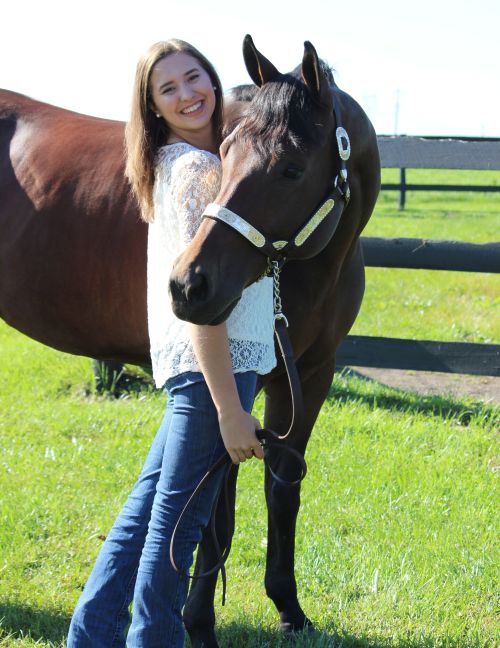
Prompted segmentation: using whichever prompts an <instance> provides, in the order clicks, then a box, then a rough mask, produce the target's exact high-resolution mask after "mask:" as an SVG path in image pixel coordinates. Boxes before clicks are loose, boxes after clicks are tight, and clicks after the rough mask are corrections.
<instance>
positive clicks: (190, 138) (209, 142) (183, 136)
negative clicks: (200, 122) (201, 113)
mask: <svg viewBox="0 0 500 648" xmlns="http://www.w3.org/2000/svg"><path fill="white" fill-rule="evenodd" d="M182 142H185V143H186V144H191V146H195V147H196V148H199V149H203V150H204V151H210V153H218V151H219V147H218V146H217V142H216V139H215V136H214V134H213V133H212V131H210V132H209V133H201V132H200V133H196V132H183V133H174V132H171V133H170V135H169V136H168V139H167V144H178V143H182Z"/></svg>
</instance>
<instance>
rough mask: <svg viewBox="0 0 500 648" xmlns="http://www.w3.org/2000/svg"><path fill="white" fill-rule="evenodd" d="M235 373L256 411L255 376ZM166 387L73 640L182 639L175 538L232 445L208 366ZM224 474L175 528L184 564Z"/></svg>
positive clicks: (108, 643) (83, 643)
mask: <svg viewBox="0 0 500 648" xmlns="http://www.w3.org/2000/svg"><path fill="white" fill-rule="evenodd" d="M235 378H236V384H237V386H238V391H239V395H240V399H241V403H242V406H243V407H244V409H245V410H246V411H247V412H250V411H251V409H252V405H253V399H254V394H255V386H256V379H257V376H256V374H255V373H254V372H246V373H241V374H236V375H235ZM166 387H167V389H168V403H167V410H166V414H165V417H164V419H163V422H162V424H161V426H160V428H159V430H158V433H157V435H156V437H155V439H154V441H153V444H152V446H151V449H150V451H149V454H148V457H147V459H146V462H145V464H144V468H143V470H142V472H141V475H140V477H139V479H138V481H137V483H136V484H135V486H134V488H133V490H132V492H131V494H130V496H129V498H128V499H127V501H126V503H125V506H124V507H123V509H122V511H121V513H120V514H119V516H118V518H117V519H116V522H115V523H114V525H113V528H112V529H111V531H110V533H109V535H108V536H107V538H106V541H105V542H104V544H103V546H102V548H101V551H100V553H99V556H98V558H97V561H96V563H95V565H94V568H93V570H92V573H91V574H90V577H89V579H88V581H87V584H86V585H85V588H84V590H83V592H82V595H81V596H80V599H79V601H78V603H77V606H76V608H75V612H74V615H73V618H72V620H71V626H70V629H69V635H68V643H67V647H68V648H118V647H120V648H123V647H124V646H125V645H127V646H128V647H129V648H180V647H182V646H183V645H184V628H183V625H182V616H181V612H182V608H183V606H184V603H185V601H186V598H187V592H188V584H189V582H188V579H187V577H186V576H183V575H180V574H178V573H177V572H176V571H175V570H174V569H173V568H172V566H171V564H170V558H169V547H170V538H171V535H172V531H173V529H174V526H175V524H176V522H177V520H178V518H179V515H180V512H181V511H182V509H183V507H184V505H185V503H186V501H187V499H188V498H189V496H190V495H191V493H192V492H193V490H194V488H195V487H196V485H197V484H198V482H199V481H200V480H201V478H202V477H203V475H204V474H205V473H206V471H207V470H208V468H209V467H210V466H211V465H212V464H214V463H215V462H216V461H217V459H219V457H221V456H222V455H223V454H224V453H225V452H226V450H225V448H224V444H223V443H222V438H221V435H220V431H219V423H218V418H217V413H216V410H215V406H214V404H213V401H212V399H211V396H210V393H209V391H208V388H207V385H206V383H205V381H204V379H203V376H202V374H200V373H194V372H189V373H184V374H181V375H179V376H175V377H174V378H171V379H170V380H169V381H168V382H167V385H166ZM221 479H222V471H220V472H219V474H218V475H217V476H215V477H214V478H213V479H212V480H210V482H209V485H208V486H207V488H206V489H205V490H204V491H203V492H202V493H201V494H200V496H199V498H198V500H197V502H196V503H195V504H194V505H193V506H192V507H191V508H190V509H189V513H188V515H187V516H186V518H185V523H183V525H182V529H181V531H180V532H179V534H178V536H176V544H175V558H176V562H177V565H178V566H179V568H181V569H182V570H183V571H186V570H188V569H189V567H190V566H191V564H192V562H193V553H194V550H195V549H196V546H197V544H198V543H199V542H200V540H201V536H202V531H203V529H204V527H205V526H206V525H207V523H208V521H209V519H210V514H211V511H212V508H213V505H214V501H215V498H216V496H217V492H218V489H219V486H220V482H221ZM177 538H178V539H177ZM132 600H133V612H132V619H131V620H130V614H129V605H130V603H131V602H132ZM130 621H131V622H130ZM129 623H130V627H129V630H128V635H127V636H126V630H127V627H128V626H129Z"/></svg>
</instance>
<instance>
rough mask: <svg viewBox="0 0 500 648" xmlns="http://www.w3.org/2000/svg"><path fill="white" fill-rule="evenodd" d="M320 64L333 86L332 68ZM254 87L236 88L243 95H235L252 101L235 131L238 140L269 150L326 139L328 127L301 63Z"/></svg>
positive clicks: (313, 143) (241, 99)
mask: <svg viewBox="0 0 500 648" xmlns="http://www.w3.org/2000/svg"><path fill="white" fill-rule="evenodd" d="M320 64H321V71H322V73H323V75H324V76H325V78H326V79H327V81H328V83H329V84H331V85H333V84H334V80H333V74H332V71H331V69H330V68H329V67H328V65H327V64H326V63H325V62H324V61H321V62H320ZM250 88H252V86H239V87H238V88H235V90H236V91H237V92H238V93H239V96H238V95H233V96H235V98H236V97H237V96H238V99H239V100H240V101H245V100H247V101H248V100H251V102H252V104H251V109H250V110H248V112H247V114H246V115H245V117H244V118H243V119H242V121H241V123H240V127H239V128H238V130H237V132H236V133H235V136H236V137H237V138H238V139H240V138H242V139H249V140H251V141H252V142H253V143H254V145H255V146H257V147H258V148H260V149H263V150H265V151H266V152H276V151H277V150H280V149H282V148H283V147H286V146H291V147H293V148H297V149H306V148H309V147H310V146H315V145H318V144H319V143H320V142H321V141H322V139H323V137H324V129H323V128H322V124H320V123H317V122H318V120H317V118H315V117H316V116H317V114H318V112H317V109H318V106H317V104H316V103H315V101H314V100H313V98H312V96H311V93H310V91H309V89H308V88H307V86H306V85H305V83H304V81H303V80H302V78H301V66H300V65H299V66H298V67H297V68H295V70H293V72H291V73H289V74H282V75H280V77H279V78H278V79H277V80H276V81H270V82H268V83H265V84H264V85H263V86H262V87H261V88H258V89H256V90H254V92H253V93H252V92H251V90H250ZM243 97H245V98H243ZM247 97H248V98H247Z"/></svg>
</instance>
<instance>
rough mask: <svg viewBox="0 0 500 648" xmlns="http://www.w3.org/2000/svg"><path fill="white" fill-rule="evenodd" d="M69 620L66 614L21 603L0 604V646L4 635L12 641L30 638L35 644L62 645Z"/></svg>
mask: <svg viewBox="0 0 500 648" xmlns="http://www.w3.org/2000/svg"><path fill="white" fill-rule="evenodd" d="M70 620H71V617H70V616H69V615H68V614H64V612H61V611H59V610H56V609H50V608H35V607H30V606H28V605H23V604H21V603H0V645H2V642H3V640H5V635H7V636H8V637H9V638H11V639H13V640H20V639H24V638H26V637H30V638H31V639H33V640H34V641H35V642H36V641H43V642H50V643H51V644H53V645H55V646H60V645H63V644H64V642H65V641H66V635H67V634H68V628H69V623H70ZM4 645H6V644H4Z"/></svg>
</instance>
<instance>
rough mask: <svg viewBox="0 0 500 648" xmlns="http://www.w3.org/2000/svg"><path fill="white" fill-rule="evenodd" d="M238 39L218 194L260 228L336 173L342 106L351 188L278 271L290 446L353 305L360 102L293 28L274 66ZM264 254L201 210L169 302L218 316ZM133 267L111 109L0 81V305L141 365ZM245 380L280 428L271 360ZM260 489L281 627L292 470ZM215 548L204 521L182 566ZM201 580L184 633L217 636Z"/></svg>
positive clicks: (361, 164)
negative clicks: (294, 394) (293, 390)
mask: <svg viewBox="0 0 500 648" xmlns="http://www.w3.org/2000/svg"><path fill="white" fill-rule="evenodd" d="M243 51H244V58H245V63H246V66H247V69H248V72H249V74H250V76H251V78H252V80H253V81H254V83H255V84H256V88H254V89H248V88H245V89H243V90H240V91H236V92H235V93H233V95H232V97H231V98H230V101H229V102H228V104H227V109H226V117H225V121H226V128H227V131H228V136H227V138H226V139H225V141H224V143H223V145H222V147H221V158H222V165H223V179H222V187H221V191H220V193H219V195H218V197H217V198H216V203H217V204H218V206H219V207H221V208H224V207H225V208H227V209H228V210H231V212H233V213H235V214H238V215H239V216H240V217H243V218H244V219H245V220H246V222H247V223H249V224H251V225H252V226H253V227H255V228H256V229H258V230H260V231H263V232H265V233H266V235H267V236H268V237H269V238H270V239H272V240H281V239H287V238H289V237H290V236H291V235H292V234H293V233H294V232H295V231H296V230H297V228H299V227H300V226H301V225H302V224H303V223H304V222H305V221H307V219H308V218H309V217H310V215H311V214H312V213H314V210H315V209H316V208H317V206H318V204H319V203H320V201H322V200H323V198H324V196H326V195H328V193H329V192H330V191H331V189H332V182H333V179H334V178H335V177H336V176H338V174H339V170H340V168H341V161H340V158H339V152H338V144H339V142H338V139H337V127H338V125H337V124H336V118H335V115H338V114H340V115H341V116H342V125H343V127H344V128H345V131H346V132H347V133H348V137H349V139H350V144H351V154H350V158H349V160H348V161H347V163H346V165H344V166H345V167H346V171H347V173H348V179H349V180H348V181H349V186H350V192H351V195H350V200H349V203H348V205H347V206H346V208H345V210H344V211H343V213H342V216H341V218H340V222H339V223H338V225H337V227H336V229H335V228H332V227H331V226H330V225H329V224H328V223H327V222H326V221H327V220H328V219H325V222H324V223H321V224H320V225H319V227H318V228H317V229H316V230H315V231H314V232H313V234H311V236H310V237H309V239H308V241H307V244H306V245H304V248H303V249H301V250H300V251H299V252H296V254H291V255H290V257H289V258H288V259H287V263H286V265H284V267H283V270H282V273H281V299H282V302H283V310H284V312H285V314H286V316H287V318H288V320H289V322H290V326H289V333H290V337H291V340H292V343H293V347H294V352H295V358H296V363H297V369H298V372H299V376H300V380H301V384H302V389H303V398H304V410H305V414H304V416H303V417H302V419H301V423H300V426H299V427H298V428H294V431H293V434H292V435H291V437H290V438H289V440H287V442H288V443H289V444H290V446H292V447H293V448H295V449H296V450H298V451H299V452H300V453H301V454H302V455H303V454H304V453H305V450H306V446H307V443H308V440H309V437H310V435H311V431H312V428H313V426H314V423H315V421H316V418H317V416H318V413H319V411H320V408H321V405H322V404H323V402H324V400H325V398H326V396H327V394H328V390H329V388H330V385H331V382H332V378H333V374H334V369H335V351H336V349H337V346H338V345H339V343H340V342H341V340H342V339H343V338H344V336H345V335H346V334H347V333H348V331H349V329H350V328H351V326H352V324H353V322H354V320H355V318H356V316H357V313H358V311H359V308H360V305H361V300H362V296H363V291H364V264H363V257H362V252H361V247H360V243H359V236H360V233H361V231H362V229H363V227H364V226H365V224H366V223H367V221H368V219H369V217H370V215H371V213H372V211H373V208H374V205H375V202H376V198H377V195H378V191H379V187H380V161H379V155H378V148H377V141H376V136H375V132H374V130H373V127H372V125H371V123H370V121H369V119H368V117H367V116H366V114H365V113H364V111H363V110H362V109H361V107H360V106H359V104H357V103H356V101H355V100H354V99H352V98H351V97H350V96H349V95H347V94H346V93H344V92H343V91H341V90H340V89H339V88H338V86H337V85H336V84H335V82H334V80H333V77H332V75H331V72H330V71H329V70H328V68H327V66H326V65H325V64H324V63H323V62H322V61H321V60H320V59H319V58H318V56H317V54H316V52H315V50H314V48H313V47H312V45H310V44H309V43H306V44H305V51H304V57H303V60H302V64H301V65H300V66H299V67H298V68H296V70H294V72H292V73H290V74H285V75H282V74H280V73H279V72H278V70H277V69H276V68H275V67H274V66H273V65H272V63H271V62H270V61H268V60H267V59H266V58H265V57H264V56H263V55H262V54H261V53H260V52H259V51H258V50H257V49H256V48H255V46H254V44H253V42H252V40H251V39H250V38H249V37H246V38H245V41H244V48H243ZM335 106H336V108H337V111H335V110H334V107H335ZM333 229H335V231H333ZM266 268H267V259H266V257H265V256H264V255H262V254H261V253H260V252H259V251H258V250H256V249H255V248H254V247H253V246H251V245H250V244H249V243H248V241H247V240H245V239H244V238H243V237H241V236H240V234H238V233H237V232H235V231H234V230H233V229H231V228H229V227H227V226H226V224H224V223H221V222H219V221H217V220H213V219H212V218H207V219H205V220H204V221H203V222H202V224H201V226H200V228H199V230H198V232H197V234H196V236H195V237H194V239H193V241H192V242H191V244H190V245H189V246H188V247H187V249H186V250H185V251H184V252H183V254H182V255H181V256H180V257H179V258H178V259H177V260H176V263H175V266H174V269H173V272H172V275H171V278H170V287H171V299H172V305H173V308H174V310H175V311H176V312H177V313H178V314H179V315H180V316H182V317H183V318H184V319H187V320H191V321H193V322H196V323H215V322H218V321H223V320H224V319H225V318H226V317H227V316H228V315H229V313H230V311H231V309H232V308H233V307H234V305H235V304H236V303H237V300H238V298H239V297H240V295H241V292H242V290H243V289H244V287H245V286H247V285H249V284H251V283H252V282H253V281H255V280H257V279H258V278H259V277H260V276H262V274H263V273H264V272H265V271H266ZM145 273H146V227H145V225H144V224H143V223H142V222H140V220H139V215H138V211H137V207H136V205H135V203H134V201H133V200H132V198H131V197H130V194H129V190H128V187H127V184H126V182H125V180H124V176H123V124H121V123H119V122H112V121H109V120H100V119H95V118H90V117H86V116H83V115H78V114H76V113H71V112H69V111H65V110H61V109H58V108H55V107H52V106H48V105H46V104H41V103H39V102H34V101H32V100H30V99H28V98H26V97H22V96H20V95H15V94H13V93H8V92H6V91H3V92H1V93H0V316H1V317H3V318H4V319H5V320H6V321H7V322H8V323H9V324H11V325H12V326H14V327H15V328H17V329H19V330H20V331H22V332H24V333H26V334H28V335H30V336H31V337H34V338H35V339H38V340H40V341H42V342H44V343H45V344H49V345H50V346H53V347H55V348H57V349H60V350H63V351H68V352H70V353H77V354H82V355H88V356H91V357H98V358H102V359H113V360H120V361H123V362H130V363H137V364H143V365H145V364H147V363H148V362H149V345H148V336H147V324H146V322H147V320H146V301H145V299H146V274H145ZM186 295H189V298H187V297H186ZM258 390H263V391H264V393H265V420H264V426H265V427H266V428H269V429H272V430H274V431H276V432H277V433H279V434H283V433H284V432H285V431H286V429H287V426H288V422H289V421H288V419H289V392H288V383H287V379H286V376H285V373H284V370H283V366H282V365H281V364H280V363H279V364H278V366H277V368H276V369H275V370H274V371H273V372H272V373H271V374H269V375H268V376H264V377H262V378H261V379H260V381H259V384H258ZM287 456H288V455H287V454H283V455H275V456H271V462H272V463H273V468H274V469H277V470H279V472H280V474H282V475H283V477H285V478H286V477H290V478H292V479H293V478H294V471H295V469H296V468H295V467H294V465H290V464H289V463H288V460H287ZM235 479H236V478H235ZM235 479H234V480H233V482H232V483H231V498H230V500H231V501H230V506H231V507H232V508H233V507H234V497H235V486H236V484H235ZM265 493H266V501H267V507H268V547H267V562H266V575H265V585H266V591H267V594H268V596H269V597H270V598H271V599H272V601H273V602H274V604H275V606H276V608H277V610H278V612H279V616H280V625H281V628H282V630H284V631H299V630H304V629H306V630H307V629H312V628H313V626H312V623H311V622H310V621H309V619H308V618H307V616H306V615H305V613H304V612H303V610H302V608H301V606H300V603H299V601H298V592H297V583H296V579H295V575H294V539H295V525H296V518H297V514H298V510H299V500H300V490H299V486H297V487H293V488H290V487H287V488H284V487H283V486H282V485H280V484H279V483H277V482H274V481H273V480H272V479H271V478H270V476H269V473H268V472H267V471H266V478H265ZM223 509H224V502H221V505H220V506H219V508H218V509H217V511H216V512H215V513H214V515H215V516H216V520H217V523H218V526H219V529H218V536H219V541H220V543H221V544H222V545H223V546H227V545H228V544H229V543H230V542H231V538H230V537H228V534H227V532H226V533H225V531H226V529H225V528H224V523H223V522H222V521H223V520H225V519H226V518H225V512H224V510H223ZM216 560H217V552H216V551H215V547H214V546H213V543H212V539H211V535H210V534H209V533H208V532H207V533H206V534H205V536H204V538H203V540H202V543H201V545H200V549H199V551H198V555H197V561H196V565H195V575H196V574H197V573H202V572H204V571H206V570H207V569H209V568H210V566H211V565H213V564H214V563H215V562H216ZM216 580H217V574H214V575H213V576H211V577H209V578H206V579H202V580H195V581H194V582H193V585H192V587H191V589H190V593H189V598H188V601H187V603H186V606H185V609H184V613H183V615H184V622H185V624H186V628H187V630H188V633H189V635H190V638H191V641H192V645H193V646H194V647H195V648H202V647H204V648H216V647H217V645H218V644H217V639H216V636H215V632H214V625H215V612H214V607H213V599H214V592H215V585H216Z"/></svg>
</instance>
